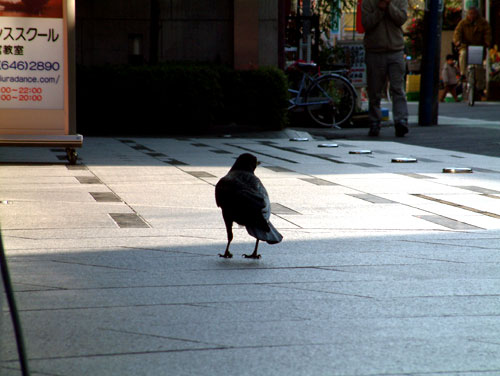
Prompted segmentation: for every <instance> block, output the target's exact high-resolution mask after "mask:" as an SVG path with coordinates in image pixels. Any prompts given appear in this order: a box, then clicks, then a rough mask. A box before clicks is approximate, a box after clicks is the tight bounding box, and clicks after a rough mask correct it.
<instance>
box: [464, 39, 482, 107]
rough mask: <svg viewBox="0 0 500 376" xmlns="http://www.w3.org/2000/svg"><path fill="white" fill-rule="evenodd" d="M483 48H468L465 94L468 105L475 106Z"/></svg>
mask: <svg viewBox="0 0 500 376" xmlns="http://www.w3.org/2000/svg"><path fill="white" fill-rule="evenodd" d="M483 53H484V52H483V46H468V47H467V82H466V83H465V87H464V93H465V95H466V96H467V104H468V105H469V106H474V102H475V99H476V95H477V87H476V81H477V80H476V66H477V65H479V64H482V63H483Z"/></svg>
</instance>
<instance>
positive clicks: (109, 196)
mask: <svg viewBox="0 0 500 376" xmlns="http://www.w3.org/2000/svg"><path fill="white" fill-rule="evenodd" d="M89 193H90V195H91V196H92V197H93V198H94V200H96V201H97V202H122V200H121V199H120V197H118V196H117V195H115V194H114V193H113V192H89Z"/></svg>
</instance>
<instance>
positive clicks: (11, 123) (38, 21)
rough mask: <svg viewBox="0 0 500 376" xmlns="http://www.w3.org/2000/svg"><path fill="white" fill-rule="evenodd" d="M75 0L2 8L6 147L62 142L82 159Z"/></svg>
mask: <svg viewBox="0 0 500 376" xmlns="http://www.w3.org/2000/svg"><path fill="white" fill-rule="evenodd" d="M74 1H75V0H38V1H26V0H22V1H21V2H17V3H7V4H6V5H1V6H0V21H1V23H0V146H2V145H4V146H62V147H66V152H67V155H68V159H69V161H70V163H76V158H77V156H76V152H75V151H74V148H75V147H81V145H82V143H83V137H82V136H81V135H77V134H76V120H75V119H76V117H75V107H76V100H75V58H74V48H75V38H74V32H75V31H74V25H75V3H74ZM2 4H5V3H2ZM10 4H11V5H10Z"/></svg>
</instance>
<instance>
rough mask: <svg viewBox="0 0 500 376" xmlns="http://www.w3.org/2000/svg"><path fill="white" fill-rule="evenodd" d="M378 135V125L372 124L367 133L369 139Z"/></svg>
mask: <svg viewBox="0 0 500 376" xmlns="http://www.w3.org/2000/svg"><path fill="white" fill-rule="evenodd" d="M379 133H380V124H379V123H373V124H372V125H371V127H370V131H369V132H368V136H370V137H378V135H379Z"/></svg>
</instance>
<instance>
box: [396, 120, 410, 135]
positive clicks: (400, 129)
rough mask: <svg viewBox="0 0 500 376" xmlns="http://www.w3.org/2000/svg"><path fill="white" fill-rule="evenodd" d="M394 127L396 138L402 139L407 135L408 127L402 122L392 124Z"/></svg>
mask: <svg viewBox="0 0 500 376" xmlns="http://www.w3.org/2000/svg"><path fill="white" fill-rule="evenodd" d="M394 127H395V128H396V137H404V136H405V134H407V133H408V126H407V125H406V124H405V123H403V122H399V123H396V124H394Z"/></svg>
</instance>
